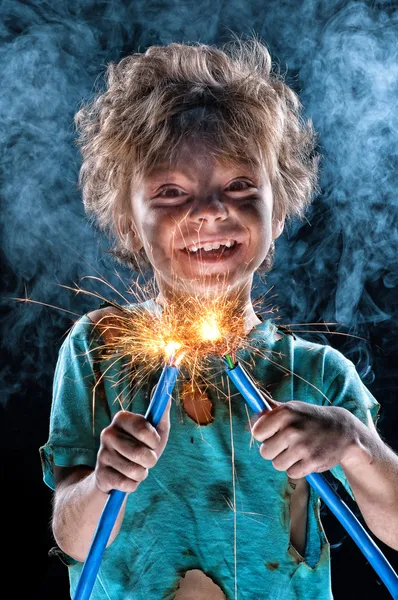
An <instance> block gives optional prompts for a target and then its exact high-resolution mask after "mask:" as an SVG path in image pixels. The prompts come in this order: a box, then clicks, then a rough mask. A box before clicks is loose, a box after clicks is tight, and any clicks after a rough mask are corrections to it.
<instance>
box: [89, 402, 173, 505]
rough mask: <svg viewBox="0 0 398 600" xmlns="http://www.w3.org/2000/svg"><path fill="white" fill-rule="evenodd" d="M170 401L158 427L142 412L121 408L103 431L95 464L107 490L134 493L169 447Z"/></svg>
mask: <svg viewBox="0 0 398 600" xmlns="http://www.w3.org/2000/svg"><path fill="white" fill-rule="evenodd" d="M170 406H171V399H170V400H169V401H168V404H167V407H166V410H165V411H164V413H163V416H162V418H161V420H160V421H159V424H158V426H157V428H156V429H155V428H154V427H153V426H152V425H151V424H150V423H149V422H148V421H147V420H146V419H145V417H144V416H143V415H138V414H135V413H131V412H129V411H127V410H121V411H119V412H118V413H116V415H115V416H114V418H113V420H112V423H111V424H110V425H108V427H106V428H105V429H104V430H103V431H102V433H101V445H100V449H99V451H98V455H97V464H96V467H95V482H96V485H97V487H98V488H99V489H100V490H101V491H102V492H105V493H109V492H110V491H111V490H120V491H122V492H127V493H128V494H129V493H130V492H135V490H136V489H137V487H138V486H139V485H140V483H141V481H144V479H146V478H147V477H148V472H149V469H151V468H152V467H154V466H155V465H156V463H157V461H158V460H159V458H160V457H161V455H162V453H163V450H164V449H165V447H166V444H167V440H168V437H169V432H170Z"/></svg>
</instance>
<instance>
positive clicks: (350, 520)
mask: <svg viewBox="0 0 398 600" xmlns="http://www.w3.org/2000/svg"><path fill="white" fill-rule="evenodd" d="M225 362H226V364H227V368H226V372H227V375H228V376H229V378H230V379H231V381H232V382H233V383H234V385H235V387H236V389H237V390H238V391H239V392H240V393H241V394H242V396H243V397H244V398H245V400H246V402H247V403H248V404H249V406H250V407H251V408H252V409H253V410H254V412H256V413H261V412H262V411H263V410H264V409H265V408H266V409H267V410H272V409H271V407H270V405H269V404H268V402H267V401H266V399H265V398H264V397H263V396H262V394H261V392H260V390H259V389H258V388H257V386H256V385H255V384H254V383H253V381H252V380H251V379H250V376H249V374H248V373H247V372H246V371H245V369H244V368H243V367H242V366H241V365H240V364H239V363H236V364H235V365H234V366H233V367H232V368H231V358H230V357H229V355H228V357H225ZM232 364H233V363H232ZM306 480H307V481H308V483H309V484H310V485H311V486H312V487H313V488H314V490H315V491H316V492H317V494H318V495H319V496H320V497H321V498H322V500H323V501H324V502H325V504H326V505H327V506H328V507H329V508H330V510H331V511H332V512H333V513H334V515H335V516H336V517H337V519H338V520H339V521H340V523H341V524H342V525H343V527H344V528H345V529H346V531H347V532H348V533H349V535H350V536H351V537H352V539H353V540H354V542H355V543H356V544H357V545H358V546H359V548H360V550H362V552H363V554H364V555H365V556H366V558H367V559H368V561H369V563H370V564H371V565H372V567H373V568H374V570H375V571H376V573H377V574H378V575H379V577H380V579H381V580H382V581H383V583H384V584H385V586H386V587H387V589H388V591H389V592H390V594H391V596H392V597H393V598H394V600H398V576H397V574H396V573H395V571H394V569H393V568H392V566H391V565H390V563H389V562H388V560H387V559H386V557H385V556H384V555H383V554H382V552H381V550H380V548H378V546H377V545H376V544H375V542H374V541H373V540H372V538H371V537H370V535H369V534H368V533H367V531H366V530H365V529H364V527H363V526H362V525H361V523H360V522H359V521H358V519H357V518H356V516H355V515H354V514H353V512H352V511H351V510H350V509H349V508H348V506H347V505H346V504H345V502H344V501H343V500H342V499H341V498H340V497H339V496H338V494H336V492H335V491H334V490H333V489H332V488H331V487H330V485H329V484H328V482H327V481H326V479H325V478H324V477H323V475H321V474H320V473H312V474H310V475H307V476H306Z"/></svg>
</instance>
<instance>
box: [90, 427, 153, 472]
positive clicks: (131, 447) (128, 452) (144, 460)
mask: <svg viewBox="0 0 398 600" xmlns="http://www.w3.org/2000/svg"><path fill="white" fill-rule="evenodd" d="M111 447H112V449H114V450H115V451H117V452H118V453H119V454H120V455H121V456H123V457H124V458H125V459H127V460H128V461H129V462H134V463H137V464H139V465H141V466H142V467H144V468H146V469H151V468H152V467H153V466H154V465H155V464H156V462H157V460H158V457H157V454H156V452H155V450H152V448H149V447H148V446H146V445H145V444H144V443H142V442H140V441H138V440H136V439H134V438H132V437H131V436H130V435H126V434H124V433H122V432H120V433H119V435H115V436H113V438H112V444H111ZM103 455H104V456H105V457H106V456H108V455H110V456H112V450H109V448H106V449H105V448H104V449H103V450H100V455H99V457H100V459H102V457H103ZM105 462H106V464H110V463H109V460H108V459H107V458H105Z"/></svg>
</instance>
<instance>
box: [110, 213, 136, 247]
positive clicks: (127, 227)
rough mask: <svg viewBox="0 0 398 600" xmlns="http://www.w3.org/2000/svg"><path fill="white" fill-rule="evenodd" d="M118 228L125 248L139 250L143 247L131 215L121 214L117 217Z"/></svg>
mask: <svg viewBox="0 0 398 600" xmlns="http://www.w3.org/2000/svg"><path fill="white" fill-rule="evenodd" d="M116 230H117V233H118V235H119V238H120V239H121V241H122V244H123V246H124V247H125V248H128V249H129V250H132V251H133V252H137V251H138V250H140V249H141V248H142V242H141V240H140V237H139V235H138V233H137V231H136V228H135V226H134V222H133V219H132V218H131V217H128V216H126V215H119V216H118V217H117V218H116Z"/></svg>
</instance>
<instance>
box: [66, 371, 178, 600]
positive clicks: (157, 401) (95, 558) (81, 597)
mask: <svg viewBox="0 0 398 600" xmlns="http://www.w3.org/2000/svg"><path fill="white" fill-rule="evenodd" d="M178 371H179V369H178V367H177V366H175V365H173V364H172V359H170V360H169V362H168V363H167V364H166V365H165V366H164V368H163V371H162V374H161V376H160V379H159V382H158V384H157V386H156V390H155V392H154V394H153V396H152V400H151V402H150V404H149V407H148V410H147V412H146V413H145V418H146V419H147V420H148V421H149V422H150V423H151V425H153V426H154V427H157V425H158V424H159V421H160V419H161V418H162V414H163V413H164V411H165V408H166V406H167V403H168V401H169V398H170V396H171V394H172V392H173V388H174V385H175V382H176V380H177V375H178ZM125 497H126V492H121V491H120V490H112V491H111V492H110V494H109V498H108V500H107V501H106V504H105V506H104V509H103V511H102V514H101V517H100V520H99V521H98V525H97V529H96V532H95V534H94V537H93V541H92V542H91V546H90V550H89V551H88V554H87V558H86V561H85V563H84V566H83V570H82V572H81V575H80V579H79V582H78V584H77V588H76V592H75V595H74V600H88V599H89V598H90V596H91V592H92V590H93V587H94V583H95V580H96V578H97V573H98V570H99V568H100V565H101V561H102V556H103V554H104V551H105V548H106V544H107V543H108V539H109V536H110V534H111V532H112V529H113V527H114V525H115V522H116V519H117V516H118V514H119V512H120V509H121V507H122V504H123V501H124V499H125Z"/></svg>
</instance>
